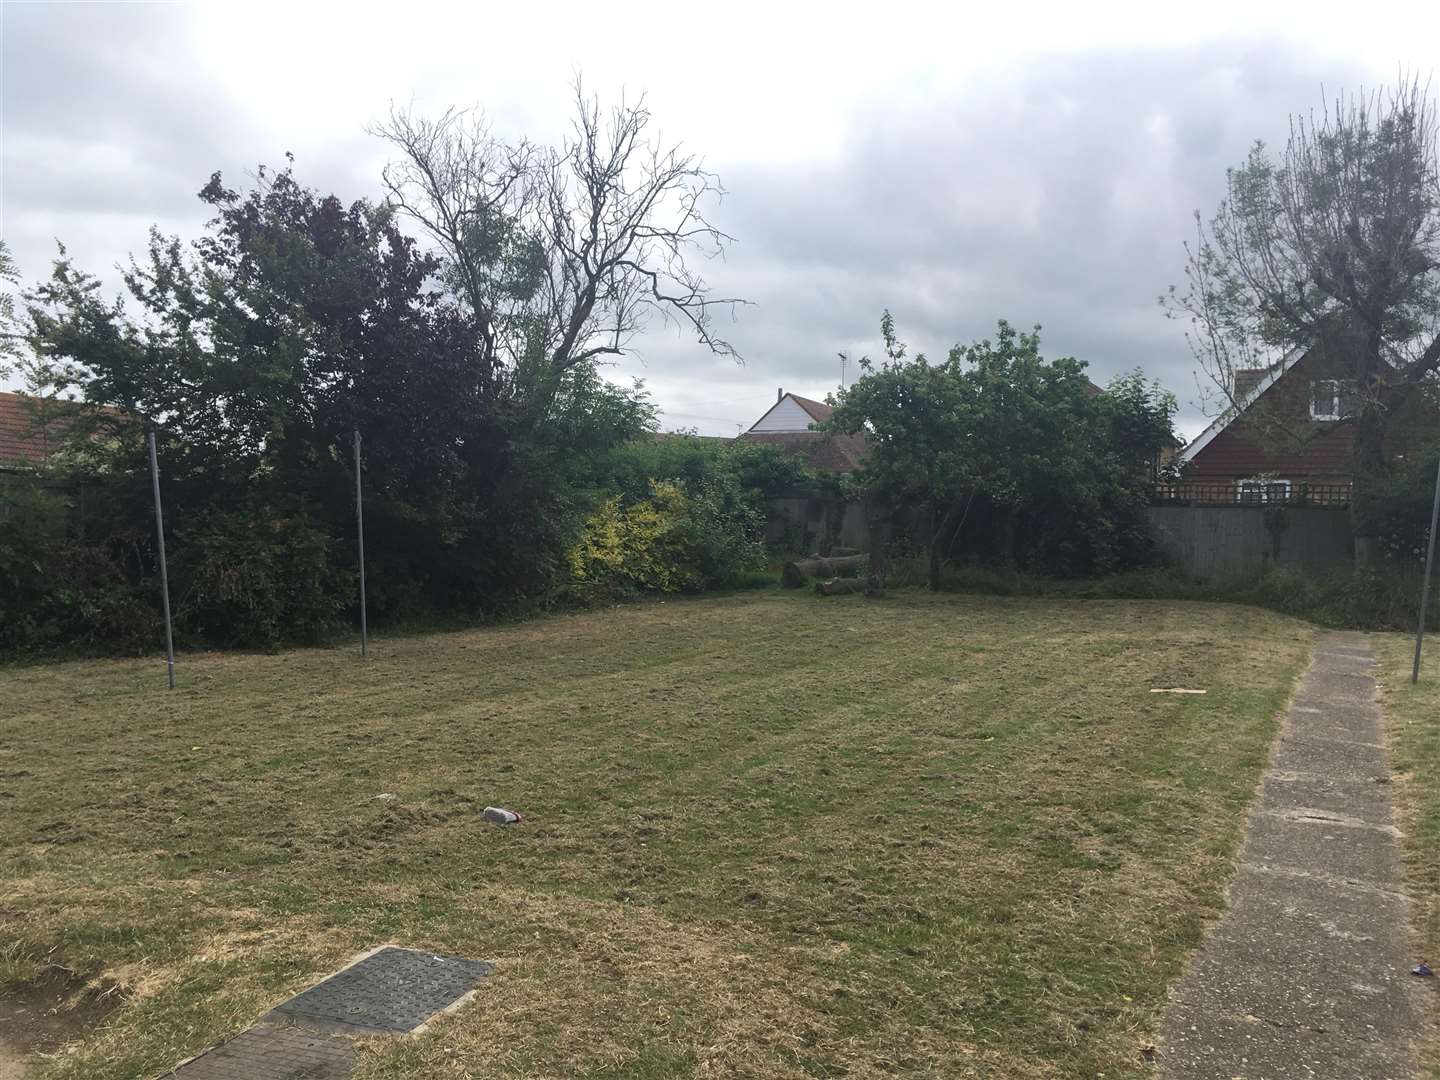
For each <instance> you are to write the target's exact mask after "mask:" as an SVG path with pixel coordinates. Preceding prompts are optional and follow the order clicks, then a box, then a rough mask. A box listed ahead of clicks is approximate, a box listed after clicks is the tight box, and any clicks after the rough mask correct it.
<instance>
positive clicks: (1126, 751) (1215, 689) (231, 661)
mask: <svg viewBox="0 0 1440 1080" xmlns="http://www.w3.org/2000/svg"><path fill="white" fill-rule="evenodd" d="M1310 644H1311V633H1310V631H1309V630H1308V628H1306V627H1304V626H1302V625H1301V624H1298V623H1295V622H1292V621H1289V620H1286V619H1283V618H1280V617H1277V616H1273V615H1269V614H1266V613H1263V612H1258V611H1254V610H1249V609H1243V608H1236V607H1227V606H1218V605H1205V604H1174V603H1144V602H1103V601H1092V602H1084V601H1075V602H1055V601H1041V600H997V599H982V598H973V597H957V596H940V597H933V596H929V595H926V594H918V593H917V594H904V593H902V594H897V595H896V596H895V597H893V598H891V599H888V600H885V601H880V602H871V601H866V600H864V599H863V598H861V597H853V598H842V599H838V600H820V599H817V598H813V597H809V596H795V595H780V594H775V593H771V594H764V595H755V596H747V597H730V598H723V599H714V600H699V601H691V602H683V603H667V604H654V605H648V606H643V607H630V608H623V609H616V610H611V611H602V612H595V613H591V614H585V615H576V616H567V617H561V618H555V619H549V620H544V621H539V622H534V623H530V624H527V625H524V626H519V627H511V628H503V629H484V630H475V631H466V632H458V633H450V634H442V635H432V636H427V637H416V638H406V639H390V640H384V639H382V640H380V641H378V642H376V644H375V648H374V649H373V650H372V656H371V659H370V660H369V662H367V663H364V664H361V663H360V661H359V659H358V658H357V657H356V656H354V655H352V654H350V653H348V652H345V651H325V650H315V651H302V652H292V653H286V654H284V655H281V656H273V657H272V656H240V655H216V656H193V657H184V658H182V662H181V665H180V688H179V690H177V691H176V692H175V693H167V692H166V691H165V690H164V689H163V688H162V687H163V671H162V668H161V667H160V666H157V665H156V664H155V663H154V662H153V661H147V662H144V663H141V662H87V663H73V664H65V665H58V666H52V667H46V668H30V669H15V670H10V671H6V672H4V673H0V777H3V787H0V821H3V823H4V828H3V829H0V866H3V873H0V940H9V941H13V942H14V943H15V946H14V949H13V950H12V954H11V956H10V959H9V960H8V961H6V962H5V964H4V965H3V966H0V984H3V983H5V982H6V981H9V982H11V983H16V984H18V981H19V980H22V979H23V978H25V977H27V975H28V974H33V969H34V967H35V965H37V964H38V963H40V962H41V960H40V958H42V957H44V956H53V955H62V956H64V957H65V958H66V960H65V962H66V963H67V964H68V965H69V966H71V967H73V968H75V969H77V970H86V971H93V972H94V973H95V974H96V976H97V977H107V978H110V979H113V980H115V981H116V982H118V983H121V984H122V985H123V987H124V990H125V995H126V996H125V1003H124V1005H123V1006H122V1007H121V1008H120V1009H118V1010H117V1011H116V1012H115V1013H114V1014H113V1015H112V1016H111V1018H110V1019H109V1020H108V1022H107V1023H105V1024H104V1025H103V1026H101V1027H100V1028H98V1029H97V1030H95V1031H94V1032H93V1033H91V1034H90V1035H89V1036H88V1037H86V1038H84V1039H82V1040H79V1041H77V1042H75V1043H73V1044H72V1045H71V1046H70V1047H68V1048H67V1051H66V1052H65V1053H63V1054H61V1055H58V1056H57V1057H55V1058H54V1059H52V1060H50V1061H49V1062H48V1063H47V1064H46V1067H45V1070H44V1071H43V1073H42V1075H48V1076H53V1077H67V1078H68V1077H81V1076H84V1077H138V1076H143V1075H146V1074H151V1073H155V1072H158V1071H159V1070H161V1069H162V1068H165V1067H167V1066H169V1065H170V1064H173V1063H174V1062H175V1061H176V1060H178V1059H180V1058H182V1057H184V1056H186V1055H188V1054H192V1053H195V1052H196V1051H198V1050H199V1049H201V1048H203V1047H204V1046H206V1045H207V1044H209V1043H212V1042H214V1041H216V1040H218V1039H221V1038H223V1037H225V1036H227V1035H230V1034H233V1033H234V1032H235V1031H237V1030H239V1029H240V1028H242V1027H243V1026H245V1025H246V1024H248V1023H249V1022H250V1021H251V1020H252V1019H253V1018H254V1017H255V1016H257V1015H258V1014H259V1013H261V1012H262V1011H264V1010H265V1009H267V1008H269V1007H270V1006H272V1005H274V1004H276V1003H277V1002H278V1001H279V1000H281V999H282V998H284V997H285V996H287V995H288V994H290V993H293V992H294V991H296V990H297V989H299V988H301V987H303V986H304V985H306V984H308V983H309V982H311V981H313V980H314V979H316V978H318V977H320V976H322V975H323V974H325V973H327V972H328V971H330V970H332V969H333V968H335V967H336V966H337V965H338V964H339V963H341V962H342V961H343V960H344V959H345V958H346V957H348V956H349V955H351V954H353V953H354V952H357V951H359V950H360V949H363V948H366V947H369V946H371V945H373V944H376V943H379V942H382V941H397V942H399V943H401V944H406V945H413V946H417V947H425V948H432V949H435V950H437V951H445V952H452V953H458V954H462V955H469V956H475V957H481V958H485V959H489V960H493V961H495V963H496V965H497V969H496V974H495V976H494V977H493V978H492V979H491V980H490V981H489V983H488V984H487V985H486V987H485V988H484V989H483V990H482V992H481V995H480V997H479V998H478V1000H477V1003H476V1004H475V1005H474V1006H472V1007H470V1008H467V1009H465V1010H462V1011H460V1012H458V1013H455V1014H453V1015H449V1016H446V1017H444V1018H442V1019H441V1020H439V1021H438V1022H436V1023H435V1025H434V1027H433V1029H432V1030H430V1031H428V1032H427V1033H426V1034H425V1035H423V1036H420V1037H417V1038H413V1039H404V1040H383V1041H381V1040H377V1041H374V1042H372V1043H370V1044H369V1045H368V1046H367V1048H366V1052H365V1054H364V1055H363V1061H362V1065H361V1070H360V1072H361V1075H362V1076H363V1077H365V1078H368V1080H381V1078H391V1080H395V1078H400V1077H456V1078H459V1077H570V1076H593V1077H607V1078H619V1077H626V1078H632V1080H639V1078H660V1077H674V1076H691V1075H698V1076H717V1077H718V1076H750V1077H796V1078H800V1077H833V1076H846V1077H852V1078H858V1077H869V1076H894V1075H935V1076H1015V1077H1059V1076H1085V1077H1094V1076H1099V1075H1105V1076H1108V1077H1117V1076H1126V1075H1141V1074H1142V1073H1143V1072H1144V1069H1145V1066H1144V1064H1143V1061H1142V1058H1141V1055H1140V1052H1139V1051H1140V1048H1141V1047H1142V1046H1143V1045H1144V1044H1145V1043H1146V1042H1148V1039H1149V1032H1150V1031H1151V1030H1152V1027H1153V1024H1154V1021H1155V1018H1156V1016H1157V1013H1158V1010H1159V1009H1160V1008H1161V1007H1162V1006H1163V1002H1164V993H1165V988H1166V987H1167V985H1168V984H1169V983H1170V982H1171V980H1172V979H1173V978H1174V977H1175V975H1176V974H1177V973H1178V971H1179V970H1180V968H1181V966H1182V965H1183V963H1184V961H1185V959H1186V957H1187V956H1188V954H1189V952H1190V951H1191V950H1192V949H1193V948H1194V947H1195V945H1196V944H1197V943H1198V941H1199V938H1200V934H1201V932H1202V929H1203V926H1204V924H1205V922H1206V920H1208V919H1209V918H1211V917H1213V916H1214V915H1215V913H1216V912H1217V911H1218V910H1219V908H1220V906H1221V904H1222V903H1223V889H1224V886H1225V883H1226V880H1227V877H1228V874H1229V872H1230V869H1231V859H1232V856H1233V852H1234V849H1235V846H1236V843H1237V841H1238V839H1239V836H1240V830H1241V828H1242V827H1243V820H1244V809H1245V806H1246V804H1247V802H1248V800H1249V799H1250V797H1251V795H1252V794H1253V791H1254V787H1255V783H1256V781H1257V779H1258V777H1259V775H1260V772H1261V770H1262V769H1263V767H1264V764H1265V761H1266V755H1267V751H1268V747H1269V744H1270V741H1271V739H1272V737H1273V735H1274V733H1275V730H1276V725H1277V717H1278V714H1279V711H1280V709H1281V707H1282V706H1283V704H1284V702H1285V699H1286V697H1287V696H1288V694H1289V692H1290V689H1291V686H1292V683H1293V680H1294V677H1295V675H1296V673H1297V671H1298V670H1299V668H1300V667H1301V665H1302V664H1303V663H1304V661H1305V659H1306V658H1307V656H1308V653H1309V649H1310ZM1175 685H1191V686H1201V687H1205V688H1206V689H1208V691H1209V693H1208V694H1206V695H1204V696H1203V697H1201V696H1197V697H1177V696H1169V695H1152V694H1150V693H1149V692H1148V691H1149V689H1150V687H1152V686H1175ZM382 793H388V794H392V795H394V796H395V797H394V798H393V799H378V798H377V796H379V795H381V794H382ZM487 803H498V804H501V805H509V806H514V807H517V808H519V809H520V810H522V811H524V812H525V814H526V818H527V820H526V823H525V824H524V825H522V826H519V827H515V828H509V829H501V828H495V827H493V826H487V825H485V824H484V823H482V822H481V820H480V817H479V811H480V809H481V808H482V807H484V806H485V805H486V804H487Z"/></svg>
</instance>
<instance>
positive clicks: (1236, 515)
mask: <svg viewBox="0 0 1440 1080" xmlns="http://www.w3.org/2000/svg"><path fill="white" fill-rule="evenodd" d="M1150 526H1151V528H1152V529H1153V530H1154V533H1155V539H1156V542H1157V543H1158V544H1159V545H1160V548H1161V550H1162V551H1164V552H1165V554H1166V555H1167V556H1168V557H1169V558H1170V559H1172V560H1173V561H1174V562H1175V563H1176V564H1177V565H1178V566H1179V567H1180V568H1181V569H1182V570H1184V571H1185V572H1186V573H1188V574H1192V575H1194V576H1195V577H1201V578H1213V577H1224V576H1227V575H1233V574H1248V573H1258V572H1259V571H1261V570H1264V569H1267V568H1268V567H1271V566H1297V567H1307V568H1312V569H1319V568H1322V567H1329V566H1342V565H1346V564H1348V563H1351V562H1352V561H1353V559H1354V535H1353V533H1352V532H1351V528H1350V513H1349V511H1348V510H1343V509H1325V508H1320V507H1283V508H1282V507H1263V506H1152V507H1150Z"/></svg>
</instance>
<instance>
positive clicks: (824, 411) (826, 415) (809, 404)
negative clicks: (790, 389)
mask: <svg viewBox="0 0 1440 1080" xmlns="http://www.w3.org/2000/svg"><path fill="white" fill-rule="evenodd" d="M789 396H790V399H791V400H792V401H794V402H795V404H796V405H799V406H800V407H801V408H802V409H804V410H805V411H806V412H807V413H809V414H810V419H812V420H814V421H815V422H816V423H817V424H819V423H823V422H824V421H826V420H829V419H830V414H831V413H833V412H834V411H835V410H834V409H832V408H831V407H830V406H829V405H826V404H825V403H824V402H823V401H811V400H810V399H809V398H806V397H801V396H800V395H799V394H791V395H789Z"/></svg>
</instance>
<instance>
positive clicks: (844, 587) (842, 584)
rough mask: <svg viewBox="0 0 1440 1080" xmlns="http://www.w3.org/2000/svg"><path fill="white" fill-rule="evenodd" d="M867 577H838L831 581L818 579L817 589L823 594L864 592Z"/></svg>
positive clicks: (834, 594)
mask: <svg viewBox="0 0 1440 1080" xmlns="http://www.w3.org/2000/svg"><path fill="white" fill-rule="evenodd" d="M865 586H866V579H865V578H858V577H837V578H831V579H830V580H829V581H817V582H816V583H815V591H816V592H817V593H819V594H820V595H821V596H839V595H840V594H841V593H852V592H864V591H865Z"/></svg>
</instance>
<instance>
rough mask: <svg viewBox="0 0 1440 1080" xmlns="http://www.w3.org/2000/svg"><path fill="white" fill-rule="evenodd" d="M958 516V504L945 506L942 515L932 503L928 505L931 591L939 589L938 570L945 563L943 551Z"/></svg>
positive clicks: (946, 546)
mask: <svg viewBox="0 0 1440 1080" xmlns="http://www.w3.org/2000/svg"><path fill="white" fill-rule="evenodd" d="M959 517H960V506H959V505H958V504H954V503H952V504H951V505H950V506H948V507H946V509H945V514H944V516H943V517H942V516H940V515H939V510H938V507H936V506H933V505H932V506H931V507H930V591H931V592H939V591H940V570H941V568H942V567H943V566H944V565H945V552H946V550H947V549H948V548H949V546H950V540H951V537H952V534H953V533H954V531H955V527H956V524H957V519H958V518H959ZM937 519H938V520H937Z"/></svg>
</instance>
